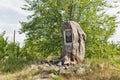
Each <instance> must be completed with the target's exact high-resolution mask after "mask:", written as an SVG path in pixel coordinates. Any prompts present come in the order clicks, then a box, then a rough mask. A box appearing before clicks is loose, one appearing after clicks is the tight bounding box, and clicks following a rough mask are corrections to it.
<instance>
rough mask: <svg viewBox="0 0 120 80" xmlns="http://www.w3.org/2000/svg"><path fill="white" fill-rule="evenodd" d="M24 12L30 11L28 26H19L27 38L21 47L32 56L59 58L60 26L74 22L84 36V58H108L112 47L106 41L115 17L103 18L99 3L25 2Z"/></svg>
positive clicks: (78, 0)
mask: <svg viewBox="0 0 120 80" xmlns="http://www.w3.org/2000/svg"><path fill="white" fill-rule="evenodd" d="M25 1H26V2H27V4H26V5H25V6H24V8H23V9H24V10H27V11H32V12H33V15H30V16H28V22H21V25H22V28H21V33H25V34H26V35H27V40H26V44H25V47H26V48H27V49H29V50H28V51H29V52H30V53H32V54H34V55H39V54H40V55H39V56H43V57H47V56H49V55H52V54H54V55H59V54H60V51H61V47H62V46H61V45H62V35H61V24H62V22H63V21H69V20H74V21H76V22H78V23H79V24H80V26H81V27H82V29H83V30H84V31H85V32H86V34H87V41H86V57H109V56H111V54H112V55H113V54H114V53H116V51H117V49H115V48H114V51H115V52H111V50H113V47H116V46H115V45H113V44H109V43H108V39H109V37H110V36H111V35H113V33H114V32H115V28H116V24H117V22H116V16H109V15H107V14H105V11H104V8H105V7H107V5H106V2H105V1H102V0H25Z"/></svg>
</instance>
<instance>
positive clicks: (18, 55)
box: [0, 33, 34, 72]
mask: <svg viewBox="0 0 120 80" xmlns="http://www.w3.org/2000/svg"><path fill="white" fill-rule="evenodd" d="M4 34H5V33H3V34H1V35H0V71H2V72H15V71H18V70H21V69H23V68H24V67H25V66H26V65H28V64H29V63H30V62H31V61H32V60H33V59H34V58H33V56H31V55H29V54H28V53H27V51H26V49H24V48H20V46H19V44H17V43H13V42H10V43H8V41H7V39H4Z"/></svg>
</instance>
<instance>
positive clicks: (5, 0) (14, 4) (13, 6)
mask: <svg viewBox="0 0 120 80" xmlns="http://www.w3.org/2000/svg"><path fill="white" fill-rule="evenodd" d="M24 3H25V2H23V1H19V0H1V1H0V8H3V9H10V10H13V11H16V12H18V13H19V14H21V15H24V16H27V15H30V14H32V12H27V11H24V10H22V9H21V8H20V7H22V6H23V4H24Z"/></svg>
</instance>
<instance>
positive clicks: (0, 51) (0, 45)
mask: <svg viewBox="0 0 120 80" xmlns="http://www.w3.org/2000/svg"><path fill="white" fill-rule="evenodd" d="M3 36H4V33H3V34H1V35H0V60H1V59H2V58H4V52H5V50H4V49H5V46H6V45H7V40H5V39H4V37H3Z"/></svg>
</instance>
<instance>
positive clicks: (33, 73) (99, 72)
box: [0, 60, 120, 80]
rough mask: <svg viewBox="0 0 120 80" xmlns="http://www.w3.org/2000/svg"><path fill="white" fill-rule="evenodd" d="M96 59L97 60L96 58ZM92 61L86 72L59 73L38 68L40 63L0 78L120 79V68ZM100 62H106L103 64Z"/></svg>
mask: <svg viewBox="0 0 120 80" xmlns="http://www.w3.org/2000/svg"><path fill="white" fill-rule="evenodd" d="M94 61H95V60H94ZM94 61H92V63H91V65H90V67H89V69H87V70H86V71H85V72H84V73H82V74H81V73H75V72H73V71H72V70H71V71H69V72H67V71H66V72H65V73H58V72H56V71H54V70H50V69H49V70H48V69H46V68H44V69H42V68H41V69H38V65H32V66H31V67H28V68H25V69H23V70H22V71H19V72H15V73H6V74H2V73H0V80H37V79H40V78H41V79H42V77H43V74H46V75H48V76H45V77H44V78H47V79H49V80H120V69H119V68H116V67H115V66H112V64H110V63H109V62H106V61H105V60H100V61H99V60H98V61H95V62H94ZM100 64H104V66H101V65H100ZM51 73H54V74H55V75H56V77H54V78H53V77H51V76H49V74H51Z"/></svg>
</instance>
